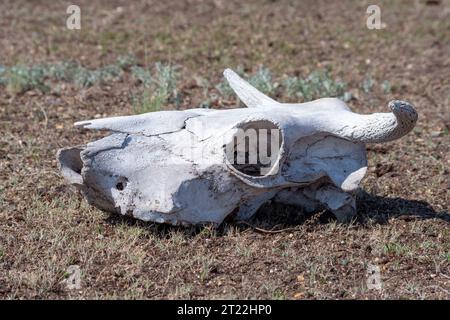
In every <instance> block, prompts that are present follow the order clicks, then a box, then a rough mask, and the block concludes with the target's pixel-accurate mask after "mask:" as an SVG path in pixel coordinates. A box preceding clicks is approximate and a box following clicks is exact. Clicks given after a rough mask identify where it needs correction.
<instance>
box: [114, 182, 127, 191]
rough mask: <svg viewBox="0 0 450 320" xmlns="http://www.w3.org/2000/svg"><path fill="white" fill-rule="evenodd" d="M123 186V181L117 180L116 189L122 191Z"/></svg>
mask: <svg viewBox="0 0 450 320" xmlns="http://www.w3.org/2000/svg"><path fill="white" fill-rule="evenodd" d="M124 188H125V186H124V185H123V182H117V184H116V189H117V190H119V191H122V190H123V189H124Z"/></svg>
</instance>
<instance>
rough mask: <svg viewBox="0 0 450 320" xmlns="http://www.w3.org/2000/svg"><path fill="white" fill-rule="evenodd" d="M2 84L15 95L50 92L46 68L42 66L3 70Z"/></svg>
mask: <svg viewBox="0 0 450 320" xmlns="http://www.w3.org/2000/svg"><path fill="white" fill-rule="evenodd" d="M2 74H3V76H2V83H3V84H4V85H5V86H6V89H7V90H8V91H9V92H10V93H13V94H18V93H23V92H25V91H27V90H31V89H38V90H40V91H42V92H44V93H45V92H48V91H49V89H50V87H49V86H47V85H46V84H45V67H44V66H42V65H35V66H31V67H29V66H24V65H17V66H13V67H11V68H5V70H3V73H2Z"/></svg>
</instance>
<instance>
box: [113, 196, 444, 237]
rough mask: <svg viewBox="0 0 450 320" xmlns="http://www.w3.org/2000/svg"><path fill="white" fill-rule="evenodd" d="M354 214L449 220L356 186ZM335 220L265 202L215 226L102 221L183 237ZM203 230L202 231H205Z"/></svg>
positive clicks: (363, 222) (425, 206)
mask: <svg viewBox="0 0 450 320" xmlns="http://www.w3.org/2000/svg"><path fill="white" fill-rule="evenodd" d="M357 210H358V211H357V216H356V218H355V219H354V220H353V222H352V223H353V224H354V225H355V226H360V227H367V226H370V225H374V224H387V223H388V222H389V220H390V219H394V218H402V219H404V220H424V219H440V220H443V221H446V222H450V215H449V214H448V213H447V212H444V211H442V212H436V211H435V210H434V209H433V207H432V206H431V205H430V204H429V203H427V202H426V201H419V200H407V199H403V198H389V197H382V196H377V195H373V194H370V193H368V192H366V191H364V190H360V191H359V192H358V194H357ZM335 221H336V217H335V215H334V214H333V213H331V212H330V211H328V210H322V211H319V212H313V213H307V212H305V211H304V210H303V209H302V208H301V207H297V206H290V205H284V204H280V203H272V202H268V203H266V204H264V205H263V206H262V207H261V208H260V209H259V210H258V212H257V213H256V214H255V215H254V216H253V217H252V218H251V219H249V220H248V221H245V222H244V221H237V220H235V219H234V216H233V214H231V215H230V217H229V218H227V219H226V220H225V221H224V222H223V223H222V224H221V225H220V226H219V228H217V229H214V228H213V227H212V226H191V227H182V226H171V225H167V224H158V223H152V222H143V221H140V220H136V219H134V218H131V217H128V216H122V215H117V214H109V215H108V217H107V218H106V222H107V223H109V224H113V225H115V224H118V223H124V224H127V225H130V226H131V225H132V226H136V225H138V226H140V227H142V228H145V229H148V230H150V231H151V232H153V233H154V234H157V235H158V236H160V237H161V238H169V237H170V234H171V233H173V232H174V231H178V232H182V233H183V234H184V235H185V236H186V237H188V238H189V237H193V236H196V235H197V234H200V233H204V232H210V233H214V234H215V235H219V236H220V235H224V234H227V232H228V231H229V230H230V229H231V228H235V229H236V228H237V229H238V230H240V231H245V230H247V229H254V230H255V231H263V232H265V231H268V232H276V231H279V230H283V229H286V228H295V227H296V226H299V225H309V226H314V225H320V224H328V223H333V222H335ZM205 230H206V231H205Z"/></svg>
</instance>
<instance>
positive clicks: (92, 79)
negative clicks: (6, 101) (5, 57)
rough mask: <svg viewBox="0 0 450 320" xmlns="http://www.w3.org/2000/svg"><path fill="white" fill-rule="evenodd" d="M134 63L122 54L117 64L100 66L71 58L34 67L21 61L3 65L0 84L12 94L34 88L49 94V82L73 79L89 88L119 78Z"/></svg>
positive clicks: (80, 85) (130, 57) (72, 80)
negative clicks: (97, 67) (73, 60)
mask: <svg viewBox="0 0 450 320" xmlns="http://www.w3.org/2000/svg"><path fill="white" fill-rule="evenodd" d="M131 63H134V58H133V57H132V56H119V57H118V58H117V60H116V63H115V64H109V65H106V66H104V67H102V68H99V69H88V68H86V67H83V66H82V65H80V64H78V63H76V62H71V61H65V62H61V63H56V64H37V65H32V66H25V65H21V64H19V65H15V66H12V67H6V66H0V85H3V86H5V87H6V88H7V90H8V91H9V92H10V93H13V94H19V93H23V92H25V91H28V90H33V89H37V90H39V91H41V92H43V93H47V92H49V91H50V89H51V86H50V85H49V84H48V81H65V82H71V83H74V84H76V85H77V86H79V87H83V88H86V87H90V86H93V85H95V84H98V83H102V84H105V83H108V82H110V81H115V80H118V79H119V78H120V77H121V76H122V74H123V71H124V70H126V69H128V68H129V67H130V64H131Z"/></svg>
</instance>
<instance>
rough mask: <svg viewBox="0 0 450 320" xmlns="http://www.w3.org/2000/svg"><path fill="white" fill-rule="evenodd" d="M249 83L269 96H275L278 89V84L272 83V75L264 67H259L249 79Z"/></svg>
mask: <svg viewBox="0 0 450 320" xmlns="http://www.w3.org/2000/svg"><path fill="white" fill-rule="evenodd" d="M248 82H249V83H250V84H251V85H252V86H254V87H255V88H256V89H258V90H259V91H261V92H262V93H264V94H267V95H272V94H274V92H275V88H276V87H277V84H276V83H273V82H272V73H271V72H270V70H269V69H268V68H265V67H263V66H261V67H259V69H258V70H257V71H256V73H255V74H254V75H253V76H251V77H250V78H249V79H248Z"/></svg>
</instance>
